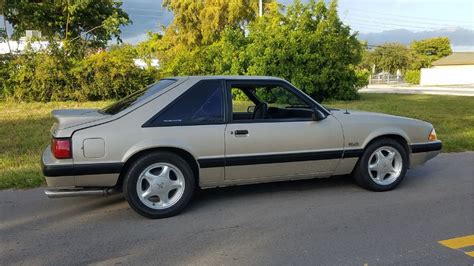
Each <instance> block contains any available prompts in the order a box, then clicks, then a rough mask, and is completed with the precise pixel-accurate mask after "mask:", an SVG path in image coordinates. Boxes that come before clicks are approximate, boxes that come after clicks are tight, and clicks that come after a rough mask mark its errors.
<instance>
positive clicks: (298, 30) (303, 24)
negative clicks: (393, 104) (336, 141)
mask: <svg viewBox="0 0 474 266" xmlns="http://www.w3.org/2000/svg"><path fill="white" fill-rule="evenodd" d="M231 2H232V1H231ZM250 2H252V3H254V2H257V1H237V2H236V3H239V4H236V3H234V4H233V7H234V8H235V10H234V11H229V12H222V11H221V12H220V13H222V14H220V13H219V12H216V10H215V7H216V6H219V7H220V8H224V9H225V8H227V9H229V8H230V6H231V5H230V4H227V2H226V1H217V0H216V1H206V5H204V2H203V1H186V0H177V1H165V2H164V4H165V6H167V7H169V8H170V9H171V10H172V11H173V12H177V13H175V18H174V20H173V22H172V23H171V25H170V26H169V27H168V28H166V30H165V33H164V36H162V38H155V39H153V40H151V42H153V45H151V46H153V47H156V48H157V50H156V51H157V52H156V55H157V57H158V58H159V60H160V65H161V69H162V73H163V75H165V76H166V75H197V74H247V75H271V76H279V77H282V78H285V79H288V80H289V81H291V82H293V83H294V84H296V85H297V86H299V87H300V88H302V89H303V90H305V91H306V92H307V93H309V94H310V95H311V96H312V97H314V98H316V99H319V100H322V99H324V98H328V97H332V98H339V99H351V98H354V97H356V95H357V93H356V91H357V88H356V86H355V84H356V83H357V75H356V72H355V66H356V65H357V64H358V62H359V61H360V60H361V52H362V46H361V44H360V42H359V41H358V40H357V39H356V36H355V34H352V33H351V32H350V28H349V27H348V26H346V25H344V24H343V23H342V22H341V20H340V19H339V17H338V14H337V1H331V2H330V3H329V4H326V3H325V2H324V1H322V0H321V1H319V2H316V1H314V0H311V1H309V2H308V3H301V2H300V1H294V3H293V4H291V5H288V7H287V8H286V9H285V8H284V6H282V5H279V4H278V3H276V1H271V2H270V1H267V2H266V4H265V13H264V16H263V17H255V14H256V6H255V7H254V6H252V5H251V4H250ZM198 10H200V11H199V12H198ZM229 10H230V9H229ZM238 10H240V11H238ZM212 13H214V15H211V14H212ZM191 14H195V15H194V16H193V15H191ZM206 14H207V15H208V16H209V17H207V15H206ZM238 14H240V15H238ZM242 14H243V15H242ZM217 15H219V16H223V17H221V18H216V17H214V16H217ZM205 21H208V22H205Z"/></svg>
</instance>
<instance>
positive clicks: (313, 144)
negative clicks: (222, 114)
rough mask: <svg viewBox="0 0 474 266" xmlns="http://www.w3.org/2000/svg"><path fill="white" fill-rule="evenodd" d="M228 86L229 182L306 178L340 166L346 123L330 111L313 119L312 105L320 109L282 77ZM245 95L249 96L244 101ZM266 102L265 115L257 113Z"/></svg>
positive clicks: (226, 143)
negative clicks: (282, 79)
mask: <svg viewBox="0 0 474 266" xmlns="http://www.w3.org/2000/svg"><path fill="white" fill-rule="evenodd" d="M226 88H227V94H228V103H229V104H228V106H227V108H228V109H229V112H228V114H229V115H228V121H229V122H228V124H227V126H226V130H225V161H226V166H225V179H226V181H230V180H234V181H242V182H243V183H246V182H251V180H255V181H257V180H258V181H263V180H265V179H266V180H277V179H297V178H307V177H314V176H326V175H330V174H331V173H332V172H333V171H334V170H335V168H336V166H337V164H338V162H339V160H340V158H341V157H342V153H343V135H342V129H341V126H340V124H339V122H338V121H337V120H336V119H335V118H334V117H333V116H331V115H328V116H327V117H326V118H325V119H324V120H321V121H314V120H313V119H312V113H313V110H312V108H321V107H317V106H316V104H315V103H314V102H313V101H312V100H310V99H308V98H307V96H305V95H304V94H303V93H301V92H300V91H298V90H297V89H295V88H294V87H292V86H290V85H289V84H287V83H285V82H283V81H256V80H255V81H228V82H227V84H226ZM253 88H254V89H253ZM268 88H271V89H268ZM236 90H237V91H236ZM238 90H240V92H238ZM242 95H247V96H249V97H247V99H244V100H243V101H242ZM244 98H245V97H244ZM262 102H265V103H266V104H267V105H268V110H267V113H266V114H265V117H263V116H262V114H257V113H261V112H260V111H259V105H261V104H262ZM246 103H247V105H249V107H246V106H245V105H246ZM252 105H254V106H255V107H253V106H252ZM323 111H324V110H323ZM244 112H248V113H249V114H248V115H244V114H243V113H244ZM250 113H251V114H250ZM236 183H238V182H236Z"/></svg>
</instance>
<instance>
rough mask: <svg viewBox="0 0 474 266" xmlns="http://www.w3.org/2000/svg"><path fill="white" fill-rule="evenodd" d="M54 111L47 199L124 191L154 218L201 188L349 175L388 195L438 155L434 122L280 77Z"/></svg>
mask: <svg viewBox="0 0 474 266" xmlns="http://www.w3.org/2000/svg"><path fill="white" fill-rule="evenodd" d="M414 108H415V107H414ZM52 115H53V117H54V118H55V119H56V121H57V122H56V123H55V124H54V126H53V128H52V129H51V134H52V142H51V147H48V148H47V149H46V150H45V151H44V153H43V157H42V164H43V173H44V175H45V177H46V182H47V183H48V186H50V187H54V188H53V189H49V190H46V191H45V193H46V194H47V195H48V196H49V197H66V196H79V195H97V194H104V195H105V194H107V193H109V192H112V191H119V192H120V191H122V192H123V193H124V195H125V197H126V199H127V201H128V203H129V204H130V206H131V207H132V208H133V209H134V210H135V211H137V212H138V213H140V214H141V215H143V216H146V217H149V218H162V217H168V216H172V215H175V214H177V213H178V212H180V211H181V210H182V209H183V208H184V207H185V206H186V205H187V204H188V202H189V201H190V199H191V197H192V195H193V192H194V191H195V189H196V188H198V187H199V188H212V187H220V186H231V185H243V184H254V183H263V182H273V181H282V180H296V179H306V178H314V177H329V176H333V175H345V174H351V173H352V175H353V176H354V179H355V180H356V181H357V183H358V184H360V185H361V186H362V187H364V188H367V189H370V190H373V191H386V190H391V189H393V188H395V187H396V186H397V185H398V184H399V183H400V182H401V181H402V180H403V178H404V176H405V173H406V171H407V169H408V168H410V167H414V166H416V165H420V164H423V163H425V162H426V161H427V160H429V159H431V158H433V157H434V156H436V155H437V154H438V153H439V151H440V150H441V141H439V140H437V137H436V133H435V130H434V128H433V126H432V125H431V124H429V123H426V122H423V121H419V120H415V119H410V118H403V117H397V116H392V115H384V114H377V113H368V112H357V111H347V110H337V109H329V108H325V107H323V106H322V105H320V104H319V103H317V102H316V101H314V100H313V99H312V98H310V97H309V96H307V95H306V94H304V93H303V92H302V91H300V90H298V89H296V88H295V87H294V86H292V85H291V84H290V83H288V82H287V81H285V80H283V79H279V78H274V77H257V76H202V77H198V76H190V77H173V78H167V79H162V80H160V81H158V82H157V83H155V84H152V85H150V86H148V87H147V88H145V89H144V90H142V91H139V92H136V93H134V94H131V95H130V96H128V97H126V98H124V99H122V100H120V101H118V102H116V103H114V104H112V105H110V106H108V107H106V108H104V109H101V110H97V109H91V110H89V109H87V110H55V111H53V112H52Z"/></svg>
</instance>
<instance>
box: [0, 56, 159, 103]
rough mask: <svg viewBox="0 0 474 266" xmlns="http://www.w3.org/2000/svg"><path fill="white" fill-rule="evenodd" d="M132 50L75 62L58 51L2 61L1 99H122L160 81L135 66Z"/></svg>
mask: <svg viewBox="0 0 474 266" xmlns="http://www.w3.org/2000/svg"><path fill="white" fill-rule="evenodd" d="M134 57H135V54H134V52H133V50H132V49H126V48H121V49H115V50H112V51H101V52H98V53H95V54H92V55H89V56H87V57H85V58H83V59H75V58H72V57H69V56H67V55H65V54H64V52H61V51H60V50H57V51H51V50H50V51H43V52H36V53H35V52H27V53H25V54H22V55H18V56H15V57H10V58H2V59H1V60H0V66H1V68H2V69H1V70H0V88H1V91H0V99H1V98H3V99H10V100H15V101H42V102H47V101H64V100H76V101H88V100H106V99H118V98H122V97H124V96H126V95H128V94H130V93H131V92H133V91H136V90H139V89H140V88H142V87H144V86H145V85H146V84H150V83H152V82H153V81H154V80H155V79H156V78H157V76H158V75H157V71H156V70H155V69H141V68H138V67H136V66H135V64H134V62H133V59H134Z"/></svg>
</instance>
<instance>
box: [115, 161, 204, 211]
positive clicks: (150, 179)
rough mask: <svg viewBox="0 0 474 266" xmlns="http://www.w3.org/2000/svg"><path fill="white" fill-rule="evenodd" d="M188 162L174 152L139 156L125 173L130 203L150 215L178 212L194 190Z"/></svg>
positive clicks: (125, 183) (126, 195)
mask: <svg viewBox="0 0 474 266" xmlns="http://www.w3.org/2000/svg"><path fill="white" fill-rule="evenodd" d="M194 183H195V182H194V175H193V171H192V170H191V168H190V167H189V165H188V163H187V162H186V161H185V160H184V159H183V158H181V157H179V156H178V155H176V154H174V153H170V152H155V153H149V154H147V155H145V156H142V157H140V158H139V159H138V160H136V161H135V162H134V163H133V164H132V165H131V166H130V168H129V169H128V171H127V173H126V174H125V177H124V182H123V192H124V194H125V198H126V199H127V201H128V203H129V204H130V206H131V207H132V208H133V209H134V210H135V211H137V212H138V213H139V214H141V215H143V216H145V217H148V218H164V217H169V216H173V215H176V214H177V213H179V212H180V211H181V210H182V209H183V208H184V207H185V206H186V205H187V204H188V202H189V200H190V199H191V197H192V195H193V192H194Z"/></svg>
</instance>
